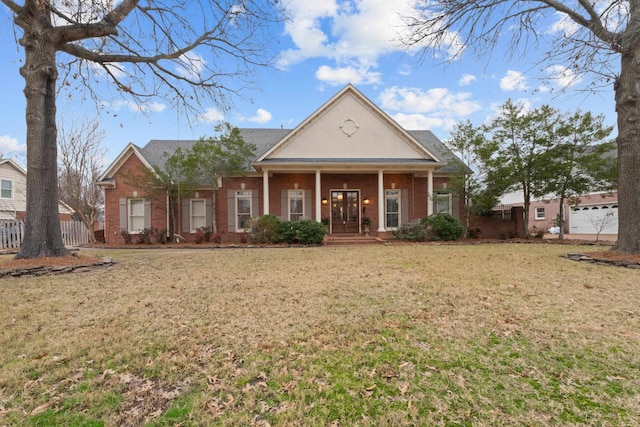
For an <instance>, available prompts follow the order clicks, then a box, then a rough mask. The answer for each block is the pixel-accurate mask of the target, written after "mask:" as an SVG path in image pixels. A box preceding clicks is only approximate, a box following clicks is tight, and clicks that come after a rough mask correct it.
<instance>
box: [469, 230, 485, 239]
mask: <svg viewBox="0 0 640 427" xmlns="http://www.w3.org/2000/svg"><path fill="white" fill-rule="evenodd" d="M480 233H482V230H480V229H479V228H470V229H468V230H467V237H468V238H469V239H479V238H480Z"/></svg>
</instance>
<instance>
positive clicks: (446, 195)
mask: <svg viewBox="0 0 640 427" xmlns="http://www.w3.org/2000/svg"><path fill="white" fill-rule="evenodd" d="M434 197H435V205H436V212H435V213H436V214H439V213H444V214H449V215H453V203H452V201H453V197H451V193H450V192H448V191H436V192H435V193H434ZM440 198H442V199H445V198H446V199H447V205H448V207H447V212H439V210H438V199H440Z"/></svg>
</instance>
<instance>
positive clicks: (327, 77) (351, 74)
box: [316, 65, 380, 86]
mask: <svg viewBox="0 0 640 427" xmlns="http://www.w3.org/2000/svg"><path fill="white" fill-rule="evenodd" d="M316 78H317V79H318V80H320V81H322V82H325V83H327V84H329V85H331V86H340V85H345V84H347V83H353V84H363V83H364V84H374V83H379V82H380V73H378V72H373V71H370V70H369V69H368V68H366V67H363V68H359V69H356V68H354V67H342V68H331V67H329V66H328V65H323V66H321V67H320V68H318V70H317V71H316Z"/></svg>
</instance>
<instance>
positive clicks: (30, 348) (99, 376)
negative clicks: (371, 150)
mask: <svg viewBox="0 0 640 427" xmlns="http://www.w3.org/2000/svg"><path fill="white" fill-rule="evenodd" d="M581 250H583V248H579V247H565V246H559V245H543V244H531V245H510V244H497V245H489V244H487V245H470V246H459V245H399V246H390V247H383V246H380V247H378V246H374V247H357V248H305V249H302V248H298V249H253V250H243V249H237V250H217V251H203V250H199V251H192V252H188V251H178V250H165V251H162V250H149V251H131V252H127V251H119V252H117V253H113V255H114V257H116V258H117V259H118V261H119V263H118V264H117V265H116V266H115V267H113V268H109V269H102V270H95V271H92V272H91V273H83V274H74V275H67V276H51V277H43V278H30V279H29V280H26V279H9V280H4V281H2V283H0V298H1V300H2V301H3V306H4V307H5V308H6V309H5V310H4V312H3V313H2V314H0V325H1V326H2V329H0V331H1V332H0V425H12V426H13V425H16V426H35V425H65V426H67V425H69V426H102V425H105V426H120V425H148V426H175V425H182V426H201V425H228V426H235V425H267V424H269V425H332V423H335V424H336V425H360V426H369V425H376V426H378V425H382V426H385V425H387V426H401V425H406V426H410V425H443V426H449V425H450V426H465V425H468V426H485V425H486V426H501V425H503V426H511V425H537V426H546V425H560V426H575V425H593V426H604V425H612V426H613V425H615V426H633V425H638V424H640V400H639V399H638V396H639V394H640V379H639V377H638V375H637V372H638V368H639V367H640V356H638V355H639V354H640V328H638V326H640V324H639V323H640V310H639V309H638V308H637V307H640V288H639V287H638V285H637V284H638V283H640V282H639V281H638V279H639V278H640V276H638V274H639V273H638V272H637V271H635V270H630V269H623V268H615V267H606V266H595V265H588V264H580V263H577V262H573V261H568V260H566V259H563V258H561V257H560V255H561V254H563V253H567V252H571V251H581ZM110 255H111V254H110ZM587 285H588V286H587Z"/></svg>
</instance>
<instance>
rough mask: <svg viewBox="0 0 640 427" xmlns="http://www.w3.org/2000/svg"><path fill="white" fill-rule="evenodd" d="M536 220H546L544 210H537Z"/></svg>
mask: <svg viewBox="0 0 640 427" xmlns="http://www.w3.org/2000/svg"><path fill="white" fill-rule="evenodd" d="M535 219H544V208H536V215H535Z"/></svg>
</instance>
